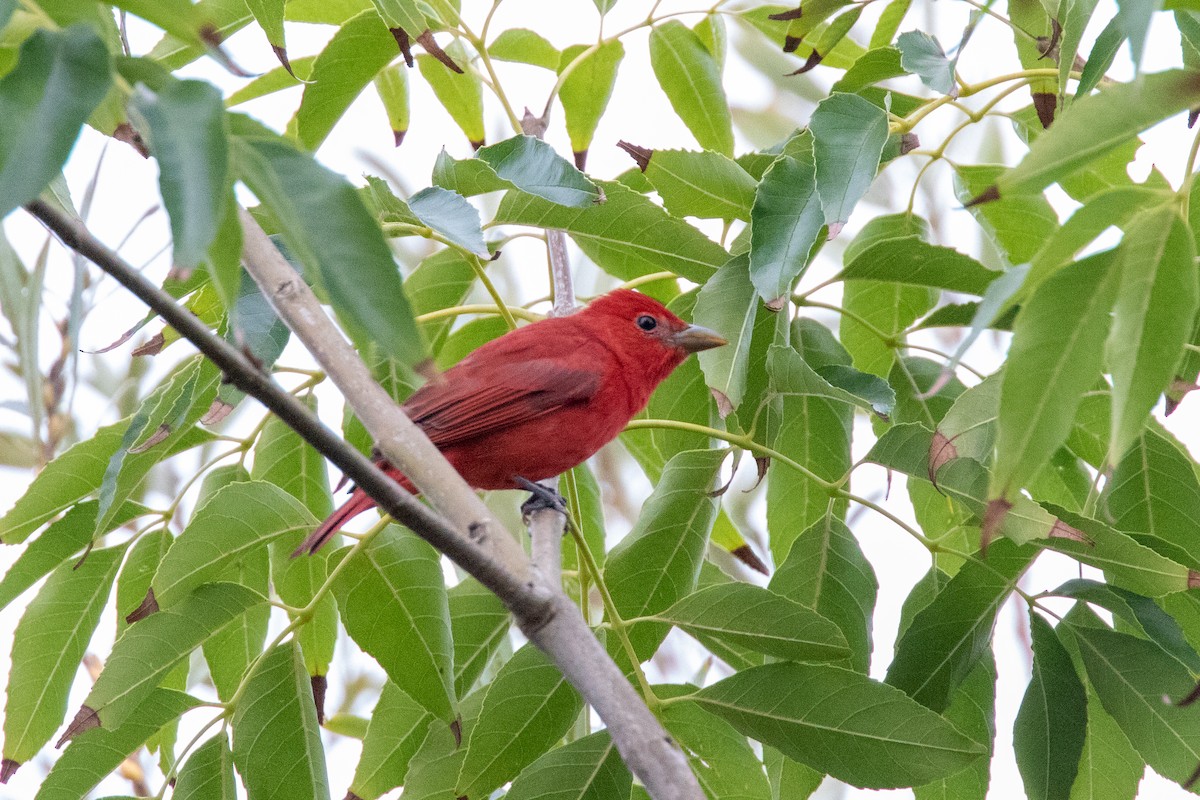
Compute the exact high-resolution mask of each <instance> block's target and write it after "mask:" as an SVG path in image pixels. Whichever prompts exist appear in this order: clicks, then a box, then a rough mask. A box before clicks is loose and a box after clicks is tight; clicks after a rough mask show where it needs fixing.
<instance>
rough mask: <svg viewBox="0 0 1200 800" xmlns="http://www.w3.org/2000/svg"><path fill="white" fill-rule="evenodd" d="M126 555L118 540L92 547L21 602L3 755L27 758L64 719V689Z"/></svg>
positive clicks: (72, 677)
mask: <svg viewBox="0 0 1200 800" xmlns="http://www.w3.org/2000/svg"><path fill="white" fill-rule="evenodd" d="M124 555H125V545H118V546H116V547H108V548H105V549H103V550H93V551H92V552H91V553H89V554H88V555H87V557H86V558H85V559H83V562H82V563H81V564H80V565H79V567H78V569H77V568H76V567H75V565H74V564H61V565H59V567H58V569H56V570H54V572H53V573H51V575H50V577H49V578H48V579H47V580H46V583H45V584H44V585H43V586H42V588H41V590H40V591H39V592H38V593H37V596H36V597H34V598H33V600H32V601H31V602H30V603H29V605H28V606H26V607H25V613H24V614H23V615H22V616H21V621H20V622H19V623H17V627H16V632H15V633H14V635H13V649H12V667H11V669H10V671H9V675H8V702H7V704H6V705H5V709H4V758H5V759H6V760H10V761H15V762H17V763H18V764H23V763H25V762H26V761H29V760H30V759H31V758H33V757H34V756H35V755H37V752H38V751H39V750H41V749H42V746H43V745H45V744H46V742H48V741H50V737H51V736H53V735H54V732H55V731H56V730H58V727H59V725H61V724H62V721H63V716H64V715H65V714H66V713H67V694H68V693H69V692H70V690H71V684H72V683H73V682H74V680H75V673H77V672H78V671H79V663H80V661H81V660H82V659H83V655H84V652H85V651H86V650H87V646H88V642H90V641H91V639H92V633H93V632H94V631H95V629H96V624H97V623H99V621H100V613H101V612H102V611H103V610H104V606H105V605H107V603H108V595H109V590H111V589H112V584H113V580H114V579H115V578H116V577H117V569H118V568H119V567H120V566H121V558H122V556H124Z"/></svg>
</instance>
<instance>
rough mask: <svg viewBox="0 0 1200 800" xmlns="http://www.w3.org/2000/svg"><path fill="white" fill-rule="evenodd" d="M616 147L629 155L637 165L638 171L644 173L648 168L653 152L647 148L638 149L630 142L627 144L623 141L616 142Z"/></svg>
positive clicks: (638, 147)
mask: <svg viewBox="0 0 1200 800" xmlns="http://www.w3.org/2000/svg"><path fill="white" fill-rule="evenodd" d="M617 147H619V148H621V149H622V150H624V151H625V152H626V153H628V154H629V157H630V158H632V159H633V161H634V163H635V164H637V166H638V169H640V170H641V171H642V172H645V171H646V167H648V166H650V159H651V158H652V157H653V156H654V151H653V150H651V149H650V148H648V147H640V146H638V145H636V144H633V143H632V142H627V141H625V140H624V139H622V140H620V141H619V142H617Z"/></svg>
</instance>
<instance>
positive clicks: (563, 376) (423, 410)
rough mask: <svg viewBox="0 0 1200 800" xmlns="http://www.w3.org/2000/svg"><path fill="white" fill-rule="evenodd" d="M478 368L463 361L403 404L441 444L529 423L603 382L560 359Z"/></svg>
mask: <svg viewBox="0 0 1200 800" xmlns="http://www.w3.org/2000/svg"><path fill="white" fill-rule="evenodd" d="M489 367H490V368H486V369H484V368H479V367H476V366H475V365H474V364H471V365H467V364H464V365H463V368H462V369H458V370H452V371H451V372H450V373H447V374H446V375H445V376H444V377H443V378H441V379H440V380H438V379H435V380H433V381H430V382H429V383H427V384H425V386H423V387H421V389H420V390H419V391H418V392H416V393H415V394H414V395H413V396H412V397H411V398H409V400H408V402H406V403H405V404H404V408H405V411H406V413H407V414H408V416H409V418H411V419H412V421H413V422H415V423H417V424H418V425H420V426H421V428H422V429H423V430H424V431H425V433H426V435H428V436H429V438H430V440H431V441H432V442H433V443H434V444H435V445H436V446H438V447H446V446H448V445H453V444H457V443H459V442H463V441H466V440H468V439H473V438H475V437H477V436H482V435H485V434H489V433H493V432H495V431H497V430H501V429H503V428H507V427H510V426H512V425H517V424H520V423H522V422H527V421H529V420H531V419H535V418H537V417H540V416H542V415H543V414H548V413H550V412H551V411H554V410H556V409H559V408H562V407H563V406H568V405H572V404H575V403H581V402H585V401H587V400H589V399H590V398H591V397H592V396H593V395H594V394H595V393H596V391H597V389H598V388H599V386H600V375H599V373H598V372H597V371H596V370H594V369H582V368H579V367H573V366H569V365H567V364H564V363H562V361H560V360H557V359H534V360H529V361H521V362H517V363H512V364H505V365H503V366H500V365H489Z"/></svg>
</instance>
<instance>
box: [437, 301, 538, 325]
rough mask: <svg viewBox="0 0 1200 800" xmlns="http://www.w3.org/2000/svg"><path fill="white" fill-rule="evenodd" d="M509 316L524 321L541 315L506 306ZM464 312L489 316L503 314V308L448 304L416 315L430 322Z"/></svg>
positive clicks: (460, 314) (524, 309) (457, 315)
mask: <svg viewBox="0 0 1200 800" xmlns="http://www.w3.org/2000/svg"><path fill="white" fill-rule="evenodd" d="M506 308H507V310H508V313H509V316H511V317H515V318H517V319H523V320H525V321H526V322H537V321H538V320H540V319H542V315H541V314H538V313H536V312H533V311H530V310H528V309H526V308H521V307H520V306H507V307H506ZM464 314H484V315H491V316H498V317H502V316H504V309H502V308H501V307H500V306H495V305H487V304H478V303H476V304H468V305H461V306H450V307H449V308H439V309H438V310H437V311H430V312H429V313H427V314H419V315H417V322H432V321H433V320H435V319H445V318H446V317H459V316H462V315H464Z"/></svg>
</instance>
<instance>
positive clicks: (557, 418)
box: [296, 289, 725, 553]
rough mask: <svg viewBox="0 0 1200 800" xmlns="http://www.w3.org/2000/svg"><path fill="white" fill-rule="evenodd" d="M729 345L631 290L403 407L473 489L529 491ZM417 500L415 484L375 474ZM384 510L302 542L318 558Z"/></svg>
mask: <svg viewBox="0 0 1200 800" xmlns="http://www.w3.org/2000/svg"><path fill="white" fill-rule="evenodd" d="M723 344H725V340H724V339H722V338H721V337H720V336H718V335H717V334H716V333H715V332H713V331H711V330H709V329H708V328H703V327H701V326H699V325H688V324H687V323H686V322H684V321H683V320H681V319H680V318H679V317H677V316H675V315H674V314H672V313H671V312H670V311H668V310H667V309H666V308H664V307H663V305H662V304H661V303H659V302H658V301H657V300H654V299H652V298H650V297H647V296H646V295H643V294H639V293H637V292H634V291H630V290H628V289H618V290H616V291H613V292H609V293H608V294H606V295H604V296H602V297H599V298H597V299H595V300H593V301H592V302H591V303H589V304H588V305H587V306H586V307H585V308H583V309H582V310H580V311H578V312H577V313H575V314H572V315H570V316H566V317H553V318H550V319H545V320H541V321H539V322H535V323H533V324H531V325H526V326H525V327H523V328H518V329H517V330H514V331H510V332H508V333H506V334H505V335H503V336H501V337H499V338H498V339H494V340H492V341H490V342H488V343H487V344H485V345H483V346H482V347H480V348H479V349H478V350H476V351H475V352H473V353H471V354H470V355H469V356H467V357H466V358H464V359H463V360H462V361H461V362H459V363H458V364H456V365H455V366H454V367H452V368H450V369H449V370H447V371H446V372H445V374H443V375H441V376H439V377H437V378H436V379H434V380H431V381H430V382H429V383H426V384H425V385H424V386H422V387H421V388H420V389H418V390H417V391H416V392H415V393H414V394H413V395H412V397H410V398H409V399H408V400H407V401H406V402H405V403H404V411H405V413H406V414H408V416H409V418H410V419H412V421H413V422H415V423H416V424H417V425H419V426H420V427H421V429H422V430H423V431H425V434H426V435H427V436H428V437H429V438H430V440H431V441H432V442H433V443H434V445H436V446H437V448H438V449H439V450H441V451H442V454H443V455H444V456H445V457H446V460H447V461H449V462H450V463H451V464H452V465H454V468H455V469H456V470H458V472H459V474H460V475H462V476H463V479H464V480H466V482H467V483H468V484H470V485H471V486H473V487H475V488H476V489H518V488H523V487H522V485H521V483H520V482H519V481H518V480H517V478H518V477H519V478H523V479H525V480H527V481H539V480H542V479H545V478H550V477H553V476H555V475H559V474H561V473H563V472H566V471H567V470H569V469H571V468H572V467H574V466H576V465H577V464H581V463H583V462H584V461H585V460H587V459H588V458H589V457H590V456H591V455H592V454H593V453H595V452H596V451H597V450H599V449H600V448H601V447H603V446H604V445H605V444H607V443H608V442H610V441H612V439H613V438H615V437H616V436H617V434H619V433H620V432H621V430H622V429H623V428H624V427H625V425H626V424H627V423H628V422H629V420H631V419H633V416H634V415H635V414H637V413H638V412H639V411H641V410H642V409H643V408H645V406H646V403H647V401H649V399H650V394H651V393H652V392H653V391H654V389H655V387H656V386H658V384H659V383H661V382H662V381H663V379H664V378H666V377H667V376H668V375H670V374H671V372H672V371H673V370H674V369H675V368H676V367H678V366H679V365H680V364H681V363H683V361H684V359H686V358H687V357H688V355H689V354H691V353H695V352H698V351H700V350H707V349H709V348H712V347H719V346H721V345H723ZM377 463H378V464H379V466H380V467H382V468H383V470H384V471H385V472H387V474H388V475H390V476H391V477H392V478H393V479H395V480H396V481H397V482H399V483H400V485H402V486H403V487H404V488H406V489H408V490H409V491H415V490H414V487H413V485H412V483H411V482H410V481H409V480H408V478H406V477H405V476H404V475H403V474H401V472H400V471H399V470H397V469H396V468H395V467H393V466H392V465H391V464H388V463H387V462H386V461H382V460H381V461H379V462H377ZM374 505H375V501H374V500H372V499H371V498H370V497H369V496H367V494H366V492H364V491H362V490H361V489H358V488H355V489H354V492H353V493H352V494H351V495H350V499H349V500H347V501H346V503H345V504H343V505H342V506H341V507H340V508H338V509H337V510H336V511H334V512H333V514H331V515H330V516H329V518H328V519H326V520H325V521H324V522H322V523H321V526H320V527H319V528H317V529H316V530H315V531H313V533H312V534H311V535H310V536H309V537H308V538H307V539H305V540H304V543H303V544H302V545H300V547H299V549H297V551H296V552H297V553H312V552H315V551H316V550H317V549H318V548H320V547H321V545H323V544H324V543H325V542H326V541H327V540H328V539H329V538H330V537H331V536H333V535H334V534H335V533H337V532H338V531H339V530H341V528H342V526H343V525H345V524H346V523H347V522H349V521H350V520H351V519H353V518H354V517H356V516H358V515H359V514H361V513H362V512H364V511H366V510H368V509H370V508H372V507H373V506H374Z"/></svg>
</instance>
